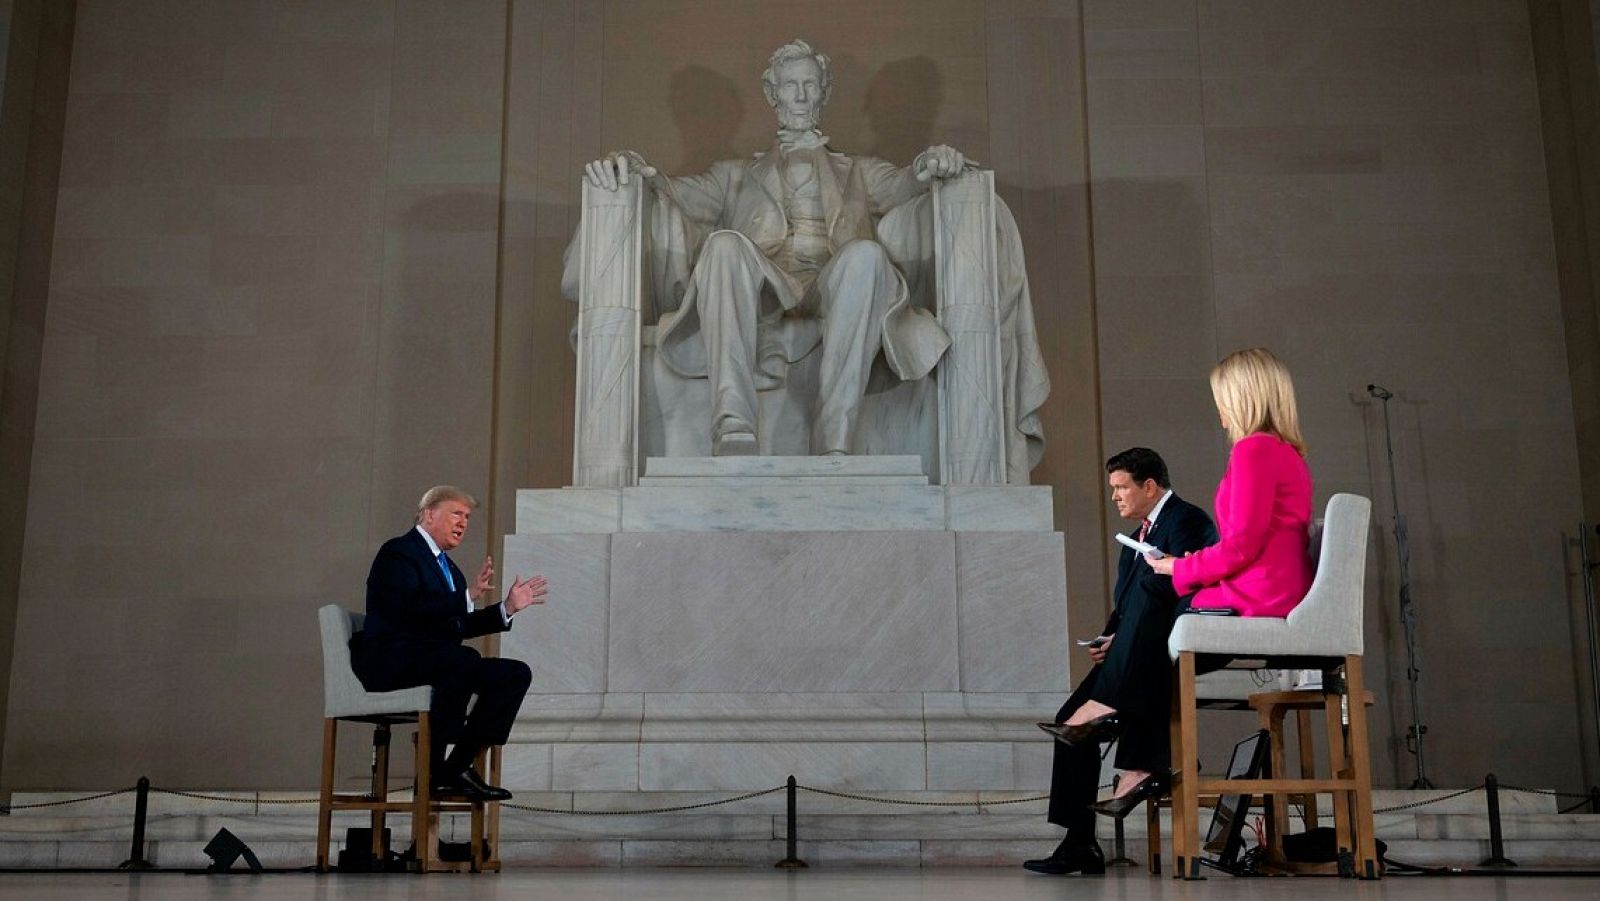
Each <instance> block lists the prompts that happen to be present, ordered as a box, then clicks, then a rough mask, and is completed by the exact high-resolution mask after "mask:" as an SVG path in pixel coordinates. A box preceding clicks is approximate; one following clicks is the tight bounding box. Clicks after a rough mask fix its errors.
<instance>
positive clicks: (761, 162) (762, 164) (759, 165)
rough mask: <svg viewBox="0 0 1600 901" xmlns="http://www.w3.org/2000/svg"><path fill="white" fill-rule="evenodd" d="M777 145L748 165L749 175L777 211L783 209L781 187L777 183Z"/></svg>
mask: <svg viewBox="0 0 1600 901" xmlns="http://www.w3.org/2000/svg"><path fill="white" fill-rule="evenodd" d="M777 161H778V145H777V144H773V145H772V149H771V150H768V151H767V152H766V153H765V154H763V155H761V156H759V157H757V158H756V161H755V162H753V163H751V164H750V174H751V175H753V176H755V181H756V184H758V185H760V186H761V190H763V191H766V192H767V199H768V200H770V201H772V203H773V205H775V206H776V207H777V208H778V209H780V210H782V209H783V200H782V198H783V185H781V184H779V183H778V162H777Z"/></svg>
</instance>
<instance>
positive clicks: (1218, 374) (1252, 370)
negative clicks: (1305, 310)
mask: <svg viewBox="0 0 1600 901" xmlns="http://www.w3.org/2000/svg"><path fill="white" fill-rule="evenodd" d="M1211 398H1212V400H1215V401H1216V402H1217V410H1218V411H1220V412H1221V413H1222V416H1223V418H1224V419H1226V420H1227V422H1226V423H1225V425H1226V427H1227V429H1228V437H1229V438H1230V439H1232V440H1233V441H1238V440H1239V439H1240V438H1243V437H1245V436H1246V435H1252V434H1255V433H1256V432H1266V433H1267V434H1269V435H1276V436H1278V437H1279V438H1281V439H1283V440H1284V441H1286V442H1288V443H1289V444H1290V445H1293V447H1294V449H1295V450H1297V451H1299V452H1300V455H1301V456H1305V453H1306V442H1305V439H1304V438H1302V437H1300V414H1299V413H1298V412H1297V411H1296V410H1295V404H1294V380H1293V379H1291V378H1289V369H1288V367H1286V366H1284V365H1283V362H1282V361H1281V360H1279V359H1278V358H1277V357H1275V356H1273V355H1272V351H1270V350H1267V349H1266V348H1264V347H1252V348H1250V349H1248V350H1241V351H1237V352H1235V353H1231V354H1229V355H1227V356H1226V357H1223V358H1222V362H1220V363H1218V364H1217V365H1216V366H1214V367H1213V368H1212V369H1211Z"/></svg>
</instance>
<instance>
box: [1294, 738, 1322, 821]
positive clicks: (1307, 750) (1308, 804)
mask: <svg viewBox="0 0 1600 901" xmlns="http://www.w3.org/2000/svg"><path fill="white" fill-rule="evenodd" d="M1294 718H1295V726H1296V729H1297V731H1298V733H1299V736H1300V738H1299V743H1300V778H1302V779H1315V778H1316V776H1317V749H1316V746H1315V745H1313V744H1312V741H1311V711H1309V710H1296V711H1295V712H1294ZM1300 806H1301V809H1302V810H1304V811H1305V813H1304V814H1303V815H1302V817H1301V819H1302V820H1303V821H1304V823H1305V827H1306V831H1308V832H1309V831H1310V830H1312V829H1315V828H1317V796H1316V795H1314V794H1307V795H1301V796H1300Z"/></svg>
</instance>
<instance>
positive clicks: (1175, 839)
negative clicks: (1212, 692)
mask: <svg viewBox="0 0 1600 901" xmlns="http://www.w3.org/2000/svg"><path fill="white" fill-rule="evenodd" d="M1194 680H1195V659H1194V652H1193V651H1184V652H1182V653H1181V654H1179V655H1178V692H1177V698H1178V731H1179V737H1178V738H1179V740H1178V749H1179V755H1178V756H1179V761H1178V763H1179V774H1178V784H1177V785H1175V786H1174V787H1173V792H1172V814H1173V816H1172V820H1173V827H1172V859H1173V862H1174V863H1175V864H1176V866H1175V867H1174V869H1175V870H1176V871H1177V872H1176V875H1177V877H1178V878H1180V879H1199V878H1201V876H1200V836H1199V833H1198V829H1199V822H1200V791H1199V787H1200V731H1199V724H1198V722H1197V718H1198V717H1197V714H1198V711H1197V709H1196V708H1195V697H1194V691H1195V685H1194ZM1179 811H1182V813H1181V815H1180V813H1179ZM1180 816H1181V819H1182V829H1180V828H1179V819H1180Z"/></svg>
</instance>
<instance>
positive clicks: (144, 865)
mask: <svg viewBox="0 0 1600 901" xmlns="http://www.w3.org/2000/svg"><path fill="white" fill-rule="evenodd" d="M135 797H136V800H135V801H134V804H133V849H132V851H130V852H129V855H128V859H127V860H124V861H123V862H122V863H120V864H118V865H117V869H119V870H149V869H152V868H153V867H152V864H151V863H150V861H148V860H145V859H144V824H145V820H146V818H147V817H148V816H149V813H150V777H149V776H140V777H139V784H138V794H137V795H136V796H135Z"/></svg>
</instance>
